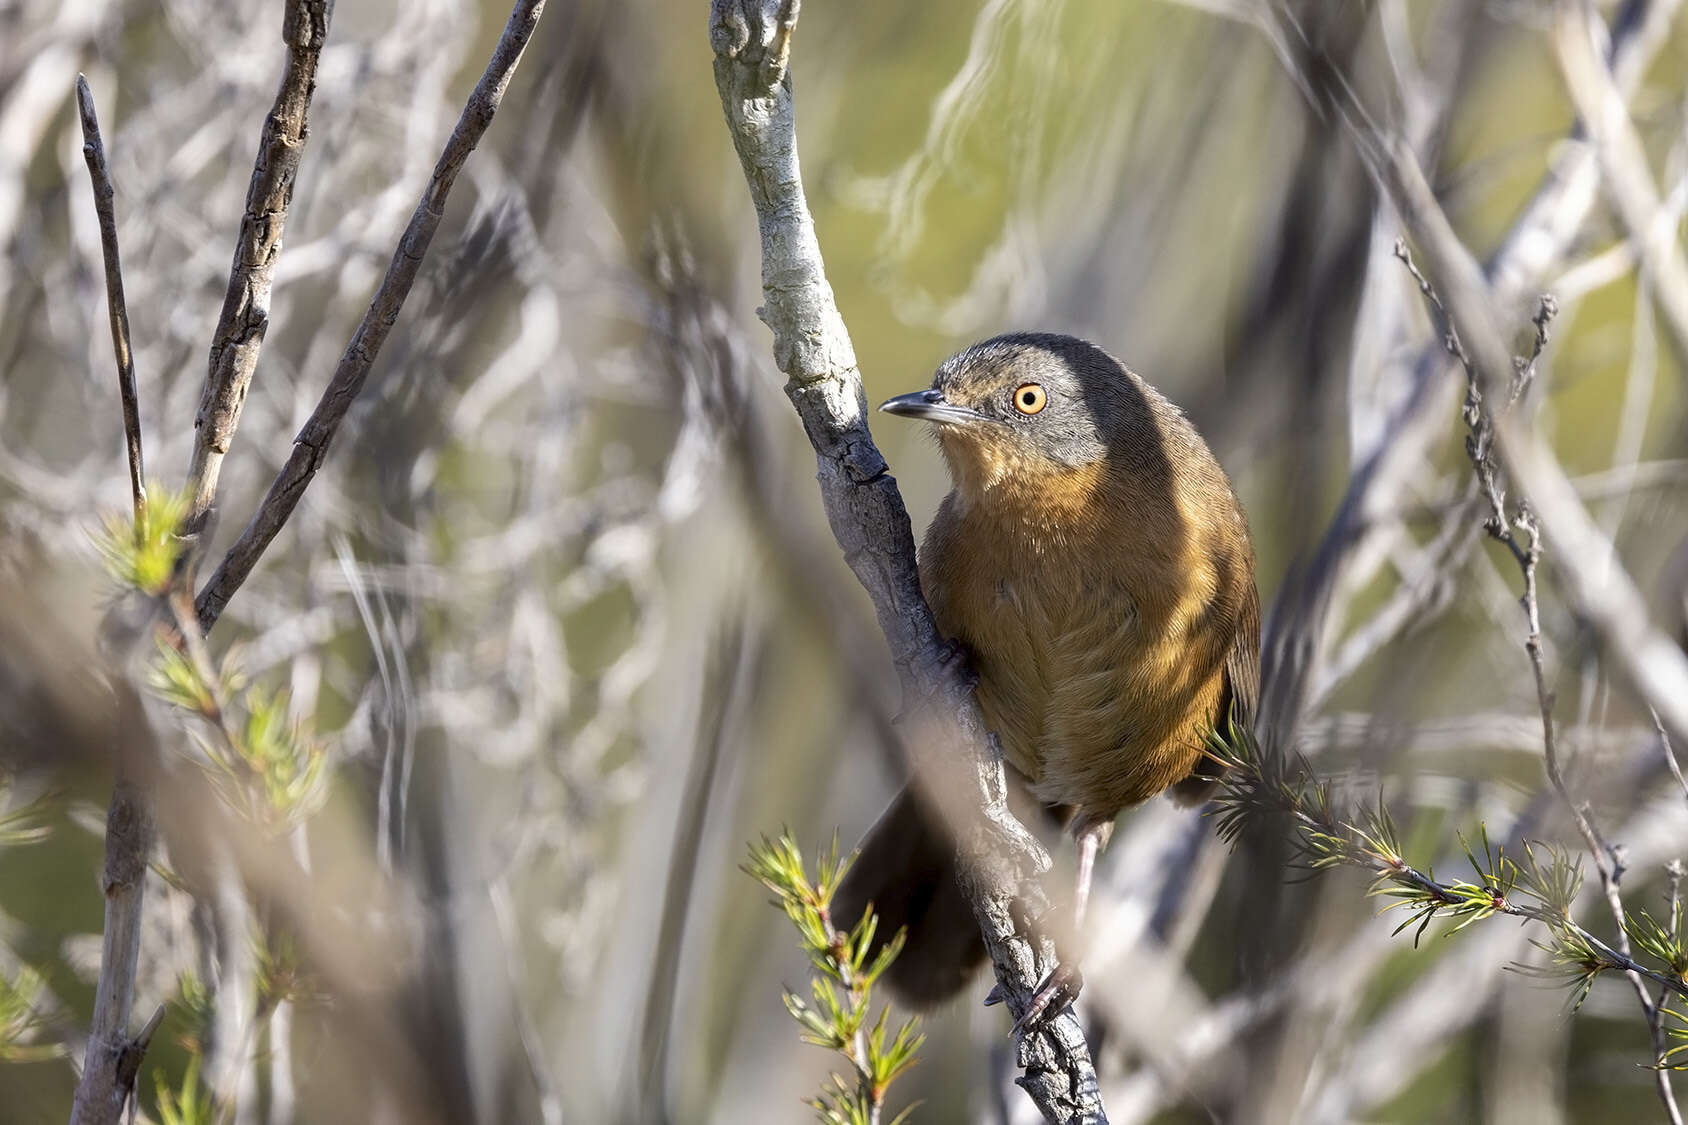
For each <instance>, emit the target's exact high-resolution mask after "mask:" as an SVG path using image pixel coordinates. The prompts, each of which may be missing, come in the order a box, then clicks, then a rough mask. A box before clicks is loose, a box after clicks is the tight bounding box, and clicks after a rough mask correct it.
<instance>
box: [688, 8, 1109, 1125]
mask: <svg viewBox="0 0 1688 1125" xmlns="http://www.w3.org/2000/svg"><path fill="white" fill-rule="evenodd" d="M795 17H796V5H795V4H793V3H790V2H789V0H786V2H782V3H781V4H780V5H779V6H778V11H776V10H775V6H774V5H772V4H769V3H765V2H761V0H713V3H712V5H711V12H710V22H709V39H710V45H711V47H712V48H713V49H714V53H715V64H714V66H715V84H716V88H717V90H718V92H719V94H720V97H721V106H722V109H723V111H724V113H725V116H726V119H727V126H728V131H729V132H730V133H731V135H732V138H733V145H734V147H735V149H736V150H737V152H738V156H739V162H740V165H741V167H742V168H743V171H744V175H745V182H746V184H747V186H748V187H749V189H750V196H751V201H752V203H753V204H754V205H755V208H756V214H757V220H758V224H759V227H760V231H761V239H762V277H763V297H764V301H765V306H764V308H763V310H762V312H761V315H762V318H763V320H764V321H766V323H767V324H768V326H769V327H770V328H771V329H772V330H773V334H774V339H773V350H774V359H775V362H776V363H777V364H778V365H779V367H780V370H782V371H783V372H785V374H786V375H787V376H789V378H790V382H789V383H788V384H787V386H786V393H787V395H788V396H789V397H790V398H791V400H792V403H793V405H794V406H795V407H796V409H797V412H798V414H799V415H800V416H801V417H802V419H803V423H804V428H805V430H806V431H807V433H808V435H809V439H810V442H811V444H812V445H813V446H814V449H815V453H816V456H817V461H818V466H819V479H820V487H821V498H822V502H823V505H824V507H825V509H826V512H827V517H828V520H829V522H830V524H831V526H832V531H833V535H834V537H835V538H836V539H837V540H838V543H839V546H840V547H841V548H842V550H843V554H844V558H845V561H846V562H847V563H848V564H849V566H850V568H851V570H852V571H853V572H854V573H855V575H856V577H857V579H858V580H859V581H860V582H861V584H862V586H863V587H864V588H865V589H866V591H867V593H868V596H869V598H870V599H871V600H872V602H873V605H874V608H875V610H876V613H877V615H878V618H879V624H880V627H881V629H882V630H883V632H884V633H885V638H886V641H887V642H888V644H889V646H890V649H891V654H892V658H893V660H894V661H895V663H896V665H897V670H898V673H899V676H900V678H901V680H902V685H903V692H904V698H905V701H906V704H907V708H908V710H909V712H910V713H911V714H912V715H916V716H919V717H920V718H921V719H922V720H923V724H924V725H923V727H922V730H921V732H920V737H919V738H918V739H915V740H913V741H915V742H916V743H920V742H930V743H936V744H937V745H936V747H932V748H928V747H926V746H921V747H920V755H919V759H918V761H917V762H916V766H917V769H916V777H917V779H918V780H920V781H921V782H922V783H923V784H927V786H928V789H929V791H930V793H931V795H932V796H933V797H934V799H936V800H937V801H938V802H939V808H940V809H941V811H942V812H943V814H944V816H945V819H946V820H947V821H948V822H949V823H951V824H952V825H954V826H955V827H956V830H957V831H956V836H957V838H958V845H959V850H960V855H961V867H962V877H961V887H962V891H963V893H964V894H965V895H966V896H967V899H968V901H969V902H970V903H971V904H972V906H973V911H974V915H975V917H976V918H977V920H978V922H979V925H980V930H981V934H982V936H983V938H984V942H985V946H986V949H987V950H988V951H989V953H990V956H991V960H992V963H993V965H994V967H995V969H996V976H997V983H998V985H999V988H1000V990H1001V992H1002V993H1003V994H1004V995H1005V997H1006V999H1007V1001H1008V1006H1009V1009H1010V1011H1012V1012H1013V1013H1014V1015H1015V1017H1016V1018H1018V1017H1019V1016H1021V1015H1023V1014H1024V1012H1025V1010H1026V1006H1027V1004H1028V1003H1029V1002H1030V1000H1031V998H1032V996H1033V994H1034V992H1035V991H1036V986H1037V982H1038V981H1039V980H1040V979H1041V978H1042V977H1043V975H1044V974H1045V973H1047V972H1048V971H1049V970H1051V969H1052V968H1053V967H1054V948H1053V944H1052V943H1051V942H1049V941H1047V940H1045V939H1043V938H1041V937H1036V938H1034V937H1032V936H1029V935H1028V934H1027V933H1025V932H1024V931H1025V926H1024V925H1023V923H1022V921H1021V917H1023V916H1026V915H1029V916H1032V917H1036V916H1038V915H1039V914H1040V913H1041V911H1040V910H1039V907H1040V906H1041V902H1040V900H1041V890H1040V889H1039V887H1038V885H1037V876H1038V875H1040V874H1042V872H1043V871H1045V870H1047V868H1048V857H1047V855H1046V854H1045V853H1044V852H1043V849H1042V848H1041V846H1039V845H1038V844H1037V842H1036V840H1035V839H1033V838H1032V837H1031V836H1030V835H1029V834H1028V833H1027V832H1026V831H1025V829H1024V827H1022V826H1021V825H1020V824H1019V822H1018V821H1017V820H1015V819H1014V817H1013V815H1012V814H1011V813H1010V812H1009V810H1008V807H1007V804H1006V800H1005V790H1006V783H1005V780H1004V775H1003V770H1002V761H1001V755H1000V751H999V750H997V749H996V748H995V747H994V745H993V741H992V739H991V736H990V735H989V733H988V731H987V729H986V727H985V724H984V720H983V717H982V715H981V714H980V712H979V707H978V703H977V701H976V700H975V699H974V698H973V692H972V687H971V685H970V684H969V683H968V682H967V680H966V678H965V677H964V676H963V674H962V669H961V667H960V662H959V661H958V660H955V659H954V658H953V653H952V650H951V649H950V648H949V646H948V645H947V644H946V643H945V641H944V639H943V637H942V636H941V634H940V633H939V632H938V629H937V625H936V623H935V622H934V621H933V618H932V614H931V610H930V609H929V608H928V606H927V605H926V601H925V599H924V598H923V597H922V595H921V591H920V580H919V575H918V572H917V570H916V568H915V551H914V535H913V531H912V529H911V528H910V525H909V519H908V513H907V511H906V509H905V508H904V507H903V502H902V496H901V493H900V492H899V491H898V489H897V485H896V482H895V480H893V479H892V477H891V475H890V473H889V472H888V471H887V466H886V464H885V460H884V458H883V457H882V456H881V454H880V452H879V450H878V448H877V447H876V446H875V445H874V443H873V438H872V436H871V434H870V433H869V432H868V427H867V423H866V420H865V413H866V402H865V398H864V395H863V391H862V384H861V375H860V372H859V371H858V370H857V367H856V358H855V351H854V348H853V346H852V344H851V342H850V336H849V332H848V330H847V329H846V328H845V326H844V321H843V318H842V317H841V316H840V315H839V312H838V308H837V305H836V303H835V302H834V300H833V296H832V290H831V287H830V285H829V284H828V282H827V280H826V274H825V268H824V266H823V264H822V260H821V252H820V246H819V244H818V242H817V240H816V238H815V231H814V221H813V219H812V218H811V216H810V213H809V208H808V202H807V200H806V198H805V196H804V192H803V185H802V175H801V172H800V170H799V168H798V162H797V132H796V119H795V111H794V109H793V104H792V96H791V84H790V81H789V78H786V79H785V80H781V79H780V77H779V76H780V75H782V74H783V73H784V70H785V67H784V66H783V64H782V59H781V56H782V55H784V54H785V53H786V51H787V48H788V44H789V38H790V27H789V23H788V21H790V20H794V19H795ZM926 775H935V776H930V777H929V776H926ZM1022 892H1023V894H1022ZM1022 901H1024V902H1025V904H1026V905H1025V909H1024V911H1023V912H1022V910H1021V909H1020V904H1021V902H1022ZM1018 1061H1019V1063H1020V1065H1021V1066H1022V1067H1023V1068H1024V1070H1025V1073H1024V1075H1023V1076H1022V1077H1021V1078H1020V1079H1019V1080H1018V1081H1019V1084H1020V1085H1021V1087H1022V1088H1024V1089H1025V1090H1026V1091H1027V1093H1029V1094H1030V1095H1031V1097H1032V1100H1033V1101H1034V1102H1035V1103H1036V1104H1037V1107H1038V1109H1039V1111H1040V1112H1041V1113H1042V1114H1043V1116H1044V1117H1045V1118H1046V1119H1048V1120H1049V1121H1058V1122H1105V1121H1106V1115H1105V1113H1104V1111H1103V1109H1102V1102H1101V1095H1100V1093H1099V1091H1098V1089H1097V1083H1096V1072H1095V1067H1094V1065H1093V1064H1092V1062H1091V1059H1090V1051H1089V1048H1088V1046H1087V1044H1086V1043H1085V1039H1084V1034H1083V1031H1082V1029H1081V1028H1080V1027H1079V1024H1078V1020H1077V1017H1076V1015H1075V1014H1074V1012H1073V1010H1072V1008H1071V1006H1070V1005H1069V1006H1068V1007H1066V1008H1064V1009H1063V1010H1061V1011H1060V1012H1058V1013H1056V1014H1055V1016H1054V1017H1053V1018H1052V1019H1050V1020H1048V1021H1047V1022H1045V1023H1044V1024H1042V1025H1040V1026H1039V1027H1037V1028H1036V1029H1034V1030H1031V1031H1028V1032H1027V1033H1025V1034H1024V1036H1023V1037H1022V1039H1021V1042H1020V1057H1019V1060H1018Z"/></svg>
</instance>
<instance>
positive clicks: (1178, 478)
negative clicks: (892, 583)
mask: <svg viewBox="0 0 1688 1125" xmlns="http://www.w3.org/2000/svg"><path fill="white" fill-rule="evenodd" d="M880 409H881V410H885V411H888V412H890V413H892V414H901V415H905V416H907V417H911V418H918V419H921V420H923V421H927V422H931V423H933V424H934V426H935V428H936V433H937V439H938V444H939V446H940V447H941V448H942V450H943V454H944V459H945V460H946V461H947V462H948V463H949V471H950V477H951V481H952V483H953V486H954V487H953V490H952V491H951V492H950V494H949V495H948V496H947V497H945V498H944V501H943V503H942V505H940V506H939V509H938V513H937V515H936V517H934V518H933V520H932V524H931V527H930V528H929V529H928V530H927V532H926V541H925V544H924V546H923V547H922V549H921V552H920V580H921V585H922V586H923V587H924V588H925V593H926V598H927V600H928V601H929V602H930V603H931V606H932V612H933V613H934V615H936V617H937V623H938V626H939V628H940V629H941V630H942V631H943V632H944V634H945V635H946V636H948V637H950V638H951V639H952V640H954V641H956V642H958V643H959V644H960V645H961V646H962V647H963V649H964V650H965V651H966V652H967V653H968V654H969V655H970V657H971V661H972V665H973V671H974V673H975V674H976V675H977V677H978V687H977V693H978V699H979V705H980V707H981V708H982V710H983V711H984V716H985V719H986V721H987V722H988V724H989V726H990V728H991V729H992V730H993V731H995V732H996V733H997V735H998V736H999V738H1000V739H1001V741H1002V749H1003V753H1004V755H1005V756H1006V758H1007V760H1008V763H1009V765H1010V766H1011V767H1012V769H1011V770H1010V771H1009V772H1010V775H1011V777H1013V778H1014V780H1017V781H1019V782H1020V783H1022V785H1023V789H1024V794H1022V795H1021V797H1022V799H1021V800H1020V801H1019V804H1020V805H1021V806H1022V807H1021V808H1018V809H1017V810H1016V811H1017V812H1019V814H1020V815H1021V817H1022V819H1024V818H1025V815H1026V813H1027V811H1029V810H1031V809H1035V808H1036V806H1037V805H1038V804H1041V805H1042V806H1043V807H1045V808H1047V809H1048V810H1049V811H1050V813H1051V814H1052V815H1053V816H1054V817H1055V818H1056V819H1057V820H1058V821H1059V822H1061V823H1064V824H1066V825H1067V827H1068V829H1069V830H1070V831H1071V832H1072V834H1073V835H1074V836H1075V837H1076V838H1077V841H1078V853H1079V854H1078V887H1077V891H1076V894H1075V896H1074V902H1073V910H1072V915H1073V928H1074V930H1076V929H1077V927H1078V925H1079V924H1080V923H1081V922H1082V919H1083V915H1084V911H1085V905H1086V902H1087V900H1088V896H1089V888H1090V877H1091V871H1092V868H1093V865H1094V862H1095V858H1096V854H1097V852H1098V851H1099V850H1100V849H1101V847H1102V846H1103V844H1105V843H1106V841H1107V837H1108V834H1109V832H1110V831H1111V829H1112V826H1113V821H1114V818H1115V817H1116V816H1117V815H1119V813H1120V812H1121V811H1122V810H1123V809H1126V808H1128V807H1130V806H1132V805H1135V804H1138V803H1140V802H1142V801H1146V800H1148V799H1149V798H1150V797H1153V796H1154V795H1155V794H1157V793H1160V792H1162V791H1165V790H1170V791H1171V795H1172V797H1173V799H1175V800H1177V801H1179V802H1180V803H1183V804H1199V803H1201V802H1202V801H1203V800H1205V799H1206V797H1207V795H1208V794H1209V792H1210V791H1211V790H1212V789H1213V787H1214V785H1215V783H1216V781H1217V771H1216V768H1215V766H1214V764H1213V762H1212V760H1211V759H1210V758H1208V757H1206V756H1205V754H1204V749H1205V746H1206V739H1207V736H1208V734H1209V733H1210V732H1212V731H1213V730H1215V729H1216V728H1220V727H1222V726H1223V725H1224V724H1226V723H1227V721H1228V720H1230V719H1231V718H1233V717H1234V719H1235V721H1237V722H1238V723H1244V724H1246V723H1248V722H1249V721H1250V720H1251V718H1252V715H1253V712H1254V708H1255V702H1256V698H1257V695H1258V692H1259V682H1260V661H1259V648H1260V602H1259V595H1258V594H1257V593H1256V591H1255V586H1254V549H1253V546H1252V545H1251V543H1250V541H1249V533H1248V523H1247V521H1246V520H1245V519H1244V517H1243V512H1242V507H1241V505H1240V504H1239V503H1238V501H1237V497H1236V494H1235V493H1234V492H1233V491H1232V489H1231V484H1230V481H1229V479H1228V478H1227V477H1226V476H1225V471H1224V470H1223V469H1221V468H1220V467H1219V463H1218V462H1217V461H1215V460H1214V457H1213V454H1212V452H1211V451H1209V449H1208V447H1207V444H1206V443H1205V442H1203V441H1202V439H1201V436H1200V435H1199V434H1197V433H1196V431H1195V428H1194V427H1192V426H1191V425H1190V423H1189V422H1188V421H1187V420H1186V419H1185V417H1184V415H1183V413H1182V412H1180V411H1179V409H1178V408H1177V407H1176V406H1173V405H1172V404H1171V403H1170V402H1168V401H1167V400H1166V399H1165V398H1162V397H1161V395H1160V394H1159V392H1157V391H1156V390H1155V389H1154V388H1153V387H1151V386H1149V384H1147V383H1145V382H1144V381H1143V380H1142V379H1141V378H1139V377H1138V376H1137V375H1136V374H1134V373H1133V372H1131V371H1129V370H1127V369H1126V367H1125V366H1124V365H1123V364H1121V363H1120V362H1119V361H1118V360H1117V359H1115V358H1114V357H1113V356H1111V355H1109V354H1108V353H1106V352H1104V351H1103V350H1102V349H1100V348H1098V347H1096V346H1095V345H1093V344H1089V343H1086V342H1085V341H1083V340H1078V339H1075V338H1073V337H1071V336H1057V335H1044V334H1031V333H1020V334H1013V335H1008V336H999V337H997V338H995V339H993V340H987V341H985V342H984V343H981V344H975V345H974V346H973V347H970V348H968V349H966V350H965V351H962V352H959V353H957V354H956V355H953V356H951V357H950V358H949V359H947V360H945V361H944V363H943V364H942V365H941V366H940V367H939V368H938V371H937V375H936V377H935V379H934V380H933V383H932V387H931V389H930V390H925V391H917V392H915V393H913V394H906V395H899V396H898V397H896V398H893V399H891V400H890V401H889V402H886V403H885V404H884V405H882V406H881V407H880ZM1014 775H1017V777H1015V776H1014ZM1010 788H1011V789H1013V788H1015V787H1014V786H1011V787H1010ZM1025 794H1029V796H1030V798H1032V800H1031V801H1027V800H1025V799H1023V798H1024V796H1025ZM955 872H956V857H955V851H954V845H953V842H952V841H951V839H950V837H949V835H948V833H947V832H946V831H945V830H944V828H943V826H942V824H941V821H940V820H939V818H938V815H937V813H936V812H935V811H932V810H928V809H927V808H925V807H924V803H923V801H922V800H921V799H920V798H919V797H918V796H917V795H916V794H915V792H914V791H913V789H912V787H911V788H906V789H904V790H903V792H902V793H901V794H899V795H898V797H897V798H896V800H894V801H893V802H892V803H891V806H890V808H888V809H887V810H886V811H885V813H884V814H883V815H882V816H881V817H880V818H879V821H878V822H877V823H876V824H875V825H874V826H873V828H872V829H871V830H870V831H869V832H868V834H867V837H866V838H865V839H864V840H863V842H862V845H861V852H860V855H859V857H858V859H857V861H856V863H855V865H854V866H853V867H852V868H851V870H850V872H849V874H848V875H847V877H846V878H845V881H844V883H843V885H842V886H841V887H840V889H839V892H838V896H837V899H836V901H835V904H834V913H835V916H836V917H837V918H838V919H839V920H840V921H841V922H843V923H846V924H854V922H855V921H856V920H857V919H858V918H859V917H860V916H861V914H862V912H863V911H864V910H865V909H866V908H867V906H868V905H869V904H871V905H872V906H873V908H874V909H875V911H876V912H877V913H878V915H879V919H880V924H879V928H878V933H879V935H881V940H884V939H886V938H888V937H889V936H890V935H892V934H894V933H896V932H897V931H898V930H899V929H906V932H907V939H906V945H905V946H904V949H903V953H902V955H901V956H900V957H899V958H898V959H897V961H896V962H895V963H894V964H893V965H892V967H891V969H890V971H889V973H888V974H887V980H888V982H889V983H890V985H891V987H892V989H893V991H894V992H895V993H896V994H897V995H898V996H899V997H900V998H901V999H903V1000H904V1001H905V1002H907V1003H911V1004H913V1005H916V1006H921V1007H924V1006H929V1005H932V1004H935V1003H938V1002H939V1001H942V1000H944V999H946V998H948V997H949V996H951V995H953V994H954V993H956V992H957V991H959V990H960V989H961V988H962V987H963V986H964V985H965V984H966V983H967V981H968V979H969V978H970V977H971V976H972V975H973V974H974V972H976V971H977V969H978V968H979V966H980V965H981V964H982V963H983V961H984V952H985V951H984V946H983V943H982V942H981V940H980V938H979V932H978V929H977V927H976V925H975V923H974V919H973V915H972V911H971V910H970V909H969V908H968V906H967V903H966V902H965V900H963V899H962V897H961V894H960V891H959V890H958V888H957V886H956V882H955ZM1075 984H1076V973H1074V971H1073V970H1072V969H1071V968H1070V967H1068V966H1067V963H1066V962H1065V959H1063V968H1062V969H1061V970H1058V971H1057V973H1056V974H1054V975H1053V976H1052V978H1051V979H1050V980H1049V981H1046V982H1044V985H1043V986H1042V987H1041V988H1040V990H1039V994H1038V996H1037V998H1036V1000H1035V1001H1034V1003H1033V1005H1032V1010H1031V1011H1029V1012H1028V1013H1027V1016H1026V1018H1025V1019H1023V1020H1022V1023H1027V1022H1031V1021H1035V1020H1036V1019H1037V1018H1039V1016H1040V1015H1041V1013H1042V1012H1043V1011H1044V1010H1045V1009H1046V1008H1047V1007H1048V1006H1049V1005H1050V1004H1051V1003H1052V1002H1053V1001H1054V1000H1055V999H1056V998H1057V997H1058V996H1061V995H1063V994H1066V993H1068V992H1070V990H1071V988H1072V987H1073V986H1075Z"/></svg>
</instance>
